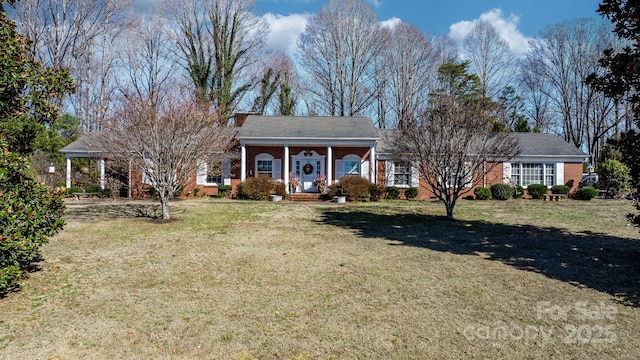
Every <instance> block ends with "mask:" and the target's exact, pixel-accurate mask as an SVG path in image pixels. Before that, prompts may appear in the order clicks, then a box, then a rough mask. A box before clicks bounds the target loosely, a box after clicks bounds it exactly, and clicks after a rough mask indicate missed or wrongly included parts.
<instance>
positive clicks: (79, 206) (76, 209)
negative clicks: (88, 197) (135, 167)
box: [65, 201, 178, 223]
mask: <svg viewBox="0 0 640 360" xmlns="http://www.w3.org/2000/svg"><path fill="white" fill-rule="evenodd" d="M66 207H67V209H66V210H65V217H66V218H67V219H69V220H76V221H81V222H84V221H100V220H113V219H123V218H135V217H139V218H149V219H151V220H154V222H158V223H162V221H160V220H162V219H161V218H162V209H161V208H160V204H159V203H158V202H156V201H154V202H151V201H148V202H132V203H128V202H100V201H92V202H80V203H67V204H66ZM177 212H178V211H176V209H171V215H175V214H176V213H177Z"/></svg>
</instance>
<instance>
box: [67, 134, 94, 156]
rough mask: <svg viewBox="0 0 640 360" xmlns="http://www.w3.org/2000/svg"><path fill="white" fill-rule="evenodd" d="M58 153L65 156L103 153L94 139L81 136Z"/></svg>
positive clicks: (88, 136)
mask: <svg viewBox="0 0 640 360" xmlns="http://www.w3.org/2000/svg"><path fill="white" fill-rule="evenodd" d="M60 152H62V153H65V154H73V153H100V152H103V149H102V147H101V146H100V144H99V143H98V141H97V139H96V138H95V137H93V136H90V135H82V136H80V137H79V138H78V139H77V140H76V141H74V142H72V143H71V144H69V145H67V146H65V147H63V148H62V149H60Z"/></svg>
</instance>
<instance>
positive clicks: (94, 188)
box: [85, 184, 102, 194]
mask: <svg viewBox="0 0 640 360" xmlns="http://www.w3.org/2000/svg"><path fill="white" fill-rule="evenodd" d="M85 192H88V193H96V194H101V193H102V187H101V186H100V185H95V184H91V185H87V187H86V188H85Z"/></svg>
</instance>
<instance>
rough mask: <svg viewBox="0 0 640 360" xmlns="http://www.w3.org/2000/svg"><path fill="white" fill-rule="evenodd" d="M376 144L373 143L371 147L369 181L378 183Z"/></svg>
mask: <svg viewBox="0 0 640 360" xmlns="http://www.w3.org/2000/svg"><path fill="white" fill-rule="evenodd" d="M376 167H377V166H376V146H375V144H374V145H371V147H370V148H369V181H371V183H373V184H375V183H376Z"/></svg>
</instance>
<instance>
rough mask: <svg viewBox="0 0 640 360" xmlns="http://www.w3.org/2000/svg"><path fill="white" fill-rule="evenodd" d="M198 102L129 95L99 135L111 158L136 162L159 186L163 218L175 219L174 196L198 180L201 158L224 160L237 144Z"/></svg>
mask: <svg viewBox="0 0 640 360" xmlns="http://www.w3.org/2000/svg"><path fill="white" fill-rule="evenodd" d="M219 123H220V121H219V120H218V119H215V117H214V116H211V115H210V114H208V113H207V112H203V111H202V110H201V107H200V106H198V105H196V103H195V102H190V103H185V102H184V101H182V100H180V99H178V98H177V97H174V96H171V97H169V96H165V97H164V101H163V102H162V105H160V106H153V104H152V103H151V102H150V101H149V100H148V99H139V98H136V97H135V96H129V97H127V100H125V101H123V103H122V107H121V108H119V109H118V110H117V111H116V112H115V115H114V116H113V117H112V118H111V119H110V122H109V123H108V124H107V126H106V127H105V129H104V131H102V132H100V133H99V135H96V136H99V138H98V139H99V140H100V142H101V144H102V147H103V148H104V149H105V150H106V151H107V153H108V155H109V157H111V158H116V159H120V160H124V161H131V162H132V163H133V164H134V165H136V166H137V167H138V168H139V169H141V170H142V171H143V173H144V176H145V177H146V178H147V179H148V182H149V184H150V185H151V186H153V187H154V188H155V189H156V190H157V191H158V195H159V197H160V204H161V206H162V218H163V219H169V218H170V215H169V200H170V199H171V197H172V196H173V195H174V194H175V193H176V192H177V191H178V190H179V189H180V187H182V186H184V185H185V184H186V183H187V182H188V181H189V180H190V179H192V178H193V177H194V176H195V175H196V172H197V169H198V166H199V164H198V160H203V161H205V162H208V163H218V162H222V161H223V160H224V157H225V156H226V153H227V151H228V147H229V145H230V144H231V132H230V131H229V130H230V129H227V128H224V127H221V126H220V125H219Z"/></svg>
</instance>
